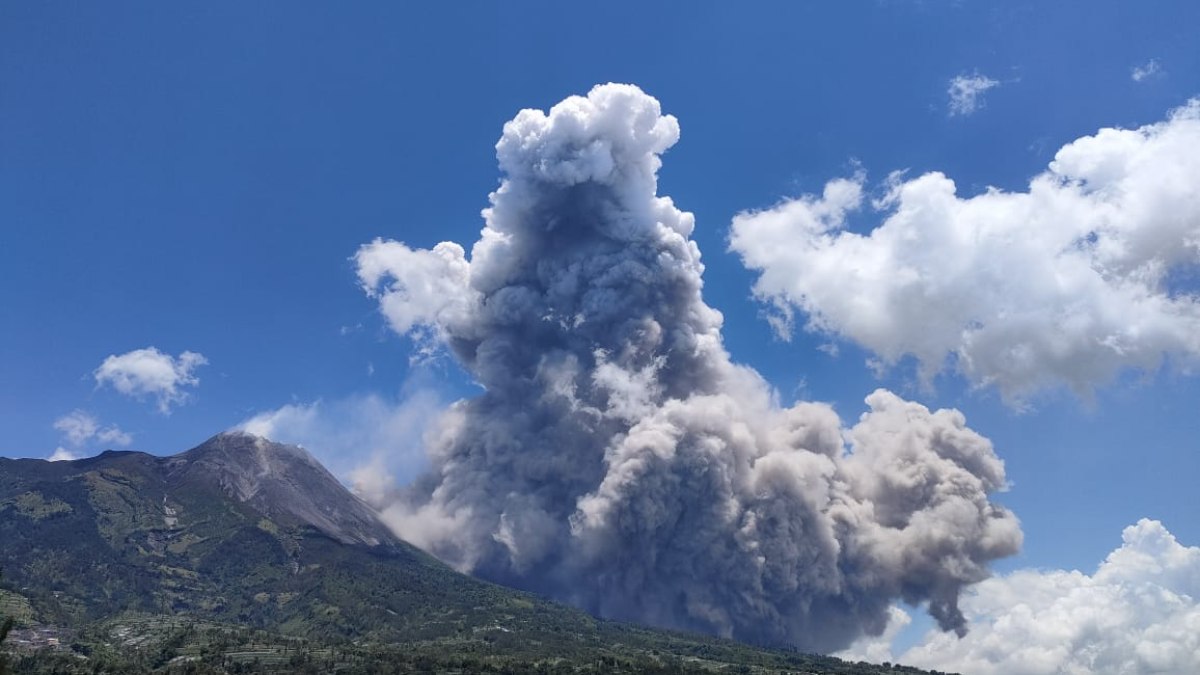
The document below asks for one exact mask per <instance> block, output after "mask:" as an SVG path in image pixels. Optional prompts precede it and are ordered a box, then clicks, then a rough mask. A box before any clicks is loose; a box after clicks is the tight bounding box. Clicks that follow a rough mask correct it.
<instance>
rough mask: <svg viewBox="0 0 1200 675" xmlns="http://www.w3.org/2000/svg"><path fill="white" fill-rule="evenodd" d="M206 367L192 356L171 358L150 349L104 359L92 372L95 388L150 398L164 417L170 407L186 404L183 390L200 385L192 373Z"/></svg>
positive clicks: (199, 357) (186, 352)
mask: <svg viewBox="0 0 1200 675" xmlns="http://www.w3.org/2000/svg"><path fill="white" fill-rule="evenodd" d="M207 363H208V359H205V358H204V355H203V354H198V353H196V352H188V351H185V352H183V353H182V354H180V355H179V356H178V357H173V356H171V355H170V354H164V353H163V352H160V351H158V349H156V348H154V347H147V348H145V349H135V350H133V351H131V352H127V353H125V354H121V355H120V356H117V355H110V356H109V357H108V358H106V359H104V363H101V364H100V367H99V368H97V369H96V372H95V377H96V384H97V385H98V386H103V385H106V384H107V385H110V386H111V387H112V388H113V389H116V390H117V391H118V392H120V393H122V394H125V395H126V396H134V397H137V398H142V397H144V396H153V397H155V399H156V400H157V404H158V410H159V412H161V413H163V414H164V415H165V414H168V413H170V411H171V406H172V405H176V404H179V403H183V402H184V401H186V400H187V397H188V394H187V392H186V391H183V388H184V387H195V386H196V385H198V384H200V379H199V378H197V377H196V376H195V375H193V374H192V371H194V370H195V369H196V368H198V367H200V366H203V365H205V364H207Z"/></svg>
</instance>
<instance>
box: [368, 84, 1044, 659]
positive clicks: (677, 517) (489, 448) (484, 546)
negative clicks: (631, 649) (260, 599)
mask: <svg viewBox="0 0 1200 675" xmlns="http://www.w3.org/2000/svg"><path fill="white" fill-rule="evenodd" d="M678 137H679V127H678V125H677V123H676V120H675V118H673V117H671V116H669V115H663V114H662V113H661V111H660V108H659V104H658V101H656V100H655V99H653V98H651V97H650V96H647V95H646V94H644V93H642V92H641V91H640V90H639V89H637V88H636V87H632V86H627V85H613V84H610V85H604V86H599V87H596V88H595V89H593V90H592V91H591V92H590V93H589V94H588V95H587V97H586V98H583V97H571V98H568V99H566V100H565V101H563V102H561V103H559V104H558V105H556V106H554V107H553V108H552V109H551V110H550V112H549V114H546V113H543V112H541V111H537V110H523V111H521V112H520V113H519V114H518V115H517V116H516V118H515V119H513V120H512V121H511V122H509V123H508V124H506V125H505V127H504V134H503V136H502V138H501V139H500V141H499V143H498V144H497V146H496V149H497V155H498V157H499V161H500V168H501V169H502V171H503V173H504V176H505V177H504V180H503V182H502V183H501V185H500V187H499V189H497V190H496V191H495V192H494V193H492V195H491V207H490V208H488V209H486V210H485V211H484V214H483V215H484V219H485V222H486V226H485V227H484V229H483V231H482V233H481V236H480V239H479V241H477V242H476V243H475V245H474V247H473V248H472V251H471V256H470V259H469V260H468V258H467V256H466V254H465V252H464V250H463V248H462V247H461V246H459V245H457V244H453V243H442V244H439V245H438V246H436V247H434V248H433V249H432V250H413V249H410V248H408V247H407V246H405V245H404V244H402V243H399V242H395V241H384V240H376V241H375V242H373V243H371V244H368V245H366V246H364V247H362V249H361V250H360V251H359V252H358V254H357V256H356V260H357V263H358V272H359V276H360V279H361V281H362V284H363V287H364V288H365V289H366V291H367V292H368V293H369V294H371V295H372V296H373V297H376V298H378V300H379V302H380V306H381V309H382V311H383V313H384V315H385V316H386V318H387V319H388V321H389V322H390V324H391V325H392V327H393V328H394V329H395V330H397V331H398V332H400V333H404V334H410V335H415V336H418V337H421V338H423V339H432V340H434V341H435V342H436V343H439V344H442V345H444V346H445V347H446V348H448V350H449V351H450V352H451V353H452V354H453V356H454V358H456V359H457V360H458V361H459V363H461V364H462V366H463V367H464V368H465V369H466V370H467V371H468V372H469V373H470V374H471V375H472V376H473V377H474V378H475V380H476V381H477V382H478V383H479V384H480V385H481V386H482V388H483V393H482V394H481V395H479V396H477V397H476V398H472V399H470V400H464V401H460V402H459V403H457V404H456V405H454V406H453V407H452V408H451V409H450V410H449V411H448V412H447V413H446V414H445V415H444V417H443V419H442V420H441V421H440V422H439V423H438V424H437V425H436V430H435V431H434V432H433V433H431V434H430V437H429V439H428V445H429V453H430V455H431V461H432V466H433V468H432V470H431V471H430V472H429V473H428V474H427V475H425V476H424V477H423V478H421V479H419V480H418V481H416V483H415V484H413V485H412V486H410V487H409V488H408V489H407V490H406V491H405V492H404V494H403V496H402V497H400V498H399V499H398V500H397V501H395V502H394V503H391V504H390V505H388V506H387V507H386V509H385V516H386V518H387V520H388V521H389V522H390V523H391V525H392V526H393V527H394V528H395V529H396V531H397V532H398V533H399V534H400V535H401V536H403V537H405V538H406V539H408V540H410V541H412V542H414V543H416V544H418V545H420V546H422V547H424V548H426V549H427V550H429V551H431V552H432V553H434V554H435V555H437V556H439V557H440V558H442V559H444V560H446V561H448V562H450V563H452V564H454V565H455V566H457V567H458V568H460V569H462V570H466V571H470V572H473V573H475V574H477V575H479V576H482V577H485V578H488V579H492V580H496V581H499V582H502V583H506V584H511V585H515V586H518V587H522V588H526V589H531V590H534V591H537V592H541V593H544V594H547V595H549V596H552V597H555V598H558V599H561V600H565V601H568V602H571V603H574V604H576V605H579V606H581V607H584V608H586V609H588V610H590V611H593V612H596V613H598V614H600V615H603V616H607V617H613V618H620V619H628V620H635V621H641V622H647V623H651V624H656V625H660V626H668V627H675V628H683V629H693V630H701V631H707V632H712V633H718V634H721V635H726V636H732V637H735V638H739V639H743V640H748V641H754V642H773V643H790V644H793V645H796V646H799V647H802V648H806V649H815V650H831V649H836V648H839V647H842V646H845V645H846V644H848V643H849V642H850V641H851V640H853V639H854V638H855V637H857V636H859V635H861V634H863V633H878V632H879V631H880V630H882V629H883V627H884V625H885V624H886V622H887V618H888V611H889V610H888V608H889V605H890V604H891V603H892V601H893V600H895V599H898V598H899V599H903V600H905V601H908V602H910V603H920V602H926V603H928V607H929V610H930V612H931V613H932V614H933V616H935V617H936V618H937V620H938V622H939V623H940V624H941V626H942V627H943V628H945V629H949V630H956V631H958V632H959V633H960V634H961V633H962V632H963V631H964V630H965V626H964V623H963V617H962V614H961V613H960V612H959V610H958V607H957V600H958V596H959V593H960V591H961V590H962V589H963V588H964V587H965V586H967V585H969V584H972V583H974V582H977V581H980V580H982V579H984V578H985V577H987V576H988V571H987V565H988V563H989V561H991V560H993V559H996V558H998V557H1001V556H1005V555H1010V554H1012V553H1014V552H1015V551H1016V550H1017V549H1018V547H1019V546H1020V542H1021V532H1020V528H1019V526H1018V524H1017V521H1016V519H1015V518H1014V517H1013V516H1012V515H1011V514H1010V513H1008V512H1007V511H1005V510H1004V509H1003V508H1001V507H999V506H997V505H995V504H992V503H991V502H990V501H989V500H988V496H989V494H990V493H992V492H994V491H997V490H1000V489H1003V487H1004V485H1005V477H1004V467H1003V463H1002V462H1001V461H1000V460H999V459H997V457H996V456H995V454H994V453H993V451H992V447H991V444H990V443H989V442H988V441H987V439H985V438H983V437H982V436H980V435H979V434H977V433H975V432H974V431H972V430H971V429H969V428H967V426H966V424H965V421H964V419H963V416H962V415H961V414H959V413H958V412H957V411H953V410H939V411H937V412H930V411H929V410H928V409H926V408H924V407H923V406H921V405H918V404H915V403H911V402H907V401H904V400H902V399H901V398H899V397H897V396H896V395H894V394H892V393H890V392H887V391H884V390H879V391H876V392H874V393H872V394H871V395H870V396H868V397H867V399H866V402H867V405H868V406H869V410H868V412H866V413H865V414H863V415H862V417H861V418H860V419H859V421H858V423H857V424H855V425H854V426H852V427H850V428H848V429H846V428H843V427H842V424H841V421H840V420H839V418H838V416H837V414H836V413H835V412H834V411H833V409H832V408H830V407H829V406H828V405H824V404H820V403H805V402H801V403H797V404H795V405H793V406H792V407H787V408H785V407H781V405H780V404H779V401H778V396H777V394H776V393H775V392H774V391H773V390H772V389H771V387H770V386H769V385H768V384H767V383H766V382H765V381H764V380H763V378H762V377H760V376H759V375H758V374H757V373H756V372H754V371H753V370H751V369H749V368H746V367H743V366H739V365H736V364H734V363H732V362H731V361H730V357H729V354H728V353H727V352H726V351H725V349H724V346H723V344H722V339H721V321H722V317H721V314H720V313H719V312H717V311H715V310H714V309H712V308H710V307H708V306H707V305H705V304H704V301H703V299H702V297H701V286H702V282H701V273H702V271H703V269H704V268H703V265H701V263H700V252H699V250H698V249H697V247H696V244H695V243H694V242H692V241H691V240H690V239H689V236H690V235H691V233H692V228H693V217H692V215H691V214H689V213H686V212H684V211H680V210H679V209H677V208H676V207H675V205H674V204H673V203H672V201H671V200H670V199H669V198H667V197H660V196H658V195H657V194H656V190H657V177H656V174H657V170H658V168H659V166H660V159H659V156H660V155H661V154H662V153H663V152H664V151H665V150H667V148H669V147H670V146H671V145H673V144H674V143H675V141H676V140H677V139H678Z"/></svg>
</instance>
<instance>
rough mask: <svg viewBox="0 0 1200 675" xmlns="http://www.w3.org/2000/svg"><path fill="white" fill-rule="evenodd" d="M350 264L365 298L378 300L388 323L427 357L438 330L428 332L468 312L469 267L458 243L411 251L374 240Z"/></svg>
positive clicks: (464, 252) (469, 301)
mask: <svg viewBox="0 0 1200 675" xmlns="http://www.w3.org/2000/svg"><path fill="white" fill-rule="evenodd" d="M354 261H355V263H356V265H357V268H358V279H359V283H360V284H361V285H362V288H363V290H364V291H366V293H367V295H368V296H370V297H372V298H378V300H379V309H380V311H381V312H382V313H383V315H384V317H385V318H386V319H387V321H388V324H389V325H391V327H392V328H393V329H394V330H395V331H396V332H397V333H399V334H401V335H408V336H410V337H413V338H414V339H416V340H417V341H418V344H419V345H420V346H421V347H422V348H423V351H424V352H426V353H428V351H429V350H431V349H433V344H434V341H432V340H430V339H428V338H436V337H439V335H437V331H438V330H439V329H437V328H430V327H437V326H441V325H445V324H449V323H453V322H455V321H462V320H463V318H464V315H465V313H467V312H469V311H470V309H471V306H472V305H471V295H472V294H471V293H470V292H469V291H468V290H467V281H468V279H469V278H470V274H471V264H470V263H469V262H468V261H467V259H466V251H464V250H463V248H462V247H461V246H459V245H458V244H455V243H453V242H442V243H440V244H438V245H437V246H434V247H433V249H432V250H422V249H417V250H414V249H411V248H409V247H408V246H406V245H404V244H403V243H401V242H398V241H385V240H383V239H376V240H375V241H373V242H371V243H370V244H366V245H364V246H362V247H361V248H360V249H359V250H358V253H356V254H355V256H354ZM423 330H432V331H433V332H434V334H433V335H426V334H424V333H422V331H423Z"/></svg>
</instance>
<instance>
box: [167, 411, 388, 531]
mask: <svg viewBox="0 0 1200 675" xmlns="http://www.w3.org/2000/svg"><path fill="white" fill-rule="evenodd" d="M165 468H166V474H167V477H168V481H169V482H171V483H172V484H174V485H180V486H183V485H188V484H208V485H214V484H215V485H217V486H219V487H220V488H221V489H222V490H223V491H224V492H225V494H227V495H228V496H229V497H231V498H233V499H236V500H237V501H239V502H242V503H244V504H247V505H249V506H250V507H251V508H253V509H254V510H255V511H258V512H259V513H261V514H262V515H264V516H266V517H268V518H271V519H272V520H274V521H275V522H278V523H281V524H285V525H290V526H303V525H310V526H312V527H314V528H316V529H317V530H319V531H321V532H323V533H325V534H327V535H329V536H330V537H332V538H334V539H336V540H338V541H340V542H342V543H344V544H365V545H368V546H376V545H379V544H391V545H395V544H399V539H397V538H396V537H395V535H393V534H392V532H391V530H389V529H388V528H387V527H386V526H384V525H383V524H382V523H381V522H380V521H379V518H378V517H377V516H376V514H375V511H374V509H372V508H371V507H370V506H367V505H366V504H365V503H363V502H362V501H361V500H359V499H358V498H357V497H355V496H354V495H353V494H351V493H350V492H348V491H347V490H346V488H345V487H344V486H343V485H342V484H341V483H339V482H338V480H337V479H336V478H334V476H333V474H331V473H329V471H327V470H326V469H325V467H324V466H322V465H321V463H320V462H318V461H317V460H316V458H314V457H313V456H312V455H310V454H309V453H308V451H307V450H305V449H304V448H301V447H298V446H295V445H283V444H281V443H274V442H272V441H270V440H267V439H265V438H262V437H259V436H254V435H252V434H248V433H245V432H241V431H230V432H225V433H222V434H218V435H217V436H214V437H212V438H210V439H208V440H207V441H205V442H204V443H203V444H201V445H199V446H198V447H195V448H192V449H191V450H188V451H187V452H184V453H182V454H179V455H176V456H174V457H171V458H168V459H167V460H166V462H165Z"/></svg>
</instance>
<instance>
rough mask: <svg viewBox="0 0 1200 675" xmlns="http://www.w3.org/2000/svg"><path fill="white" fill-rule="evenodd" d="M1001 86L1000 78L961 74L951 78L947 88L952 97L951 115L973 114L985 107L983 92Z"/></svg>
mask: <svg viewBox="0 0 1200 675" xmlns="http://www.w3.org/2000/svg"><path fill="white" fill-rule="evenodd" d="M998 86H1000V82H999V80H993V79H992V78H990V77H986V76H984V75H980V74H979V73H978V72H976V73H974V74H972V75H966V74H963V75H959V76H957V77H955V78H954V79H952V80H950V86H949V87H948V88H947V89H946V93H947V95H948V96H949V97H950V116H951V117H955V116H965V115H971V114H973V113H974V112H975V111H977V110H979V109H980V108H982V107H983V94H984V92H986V91H987V90H989V89H992V88H995V87H998Z"/></svg>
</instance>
